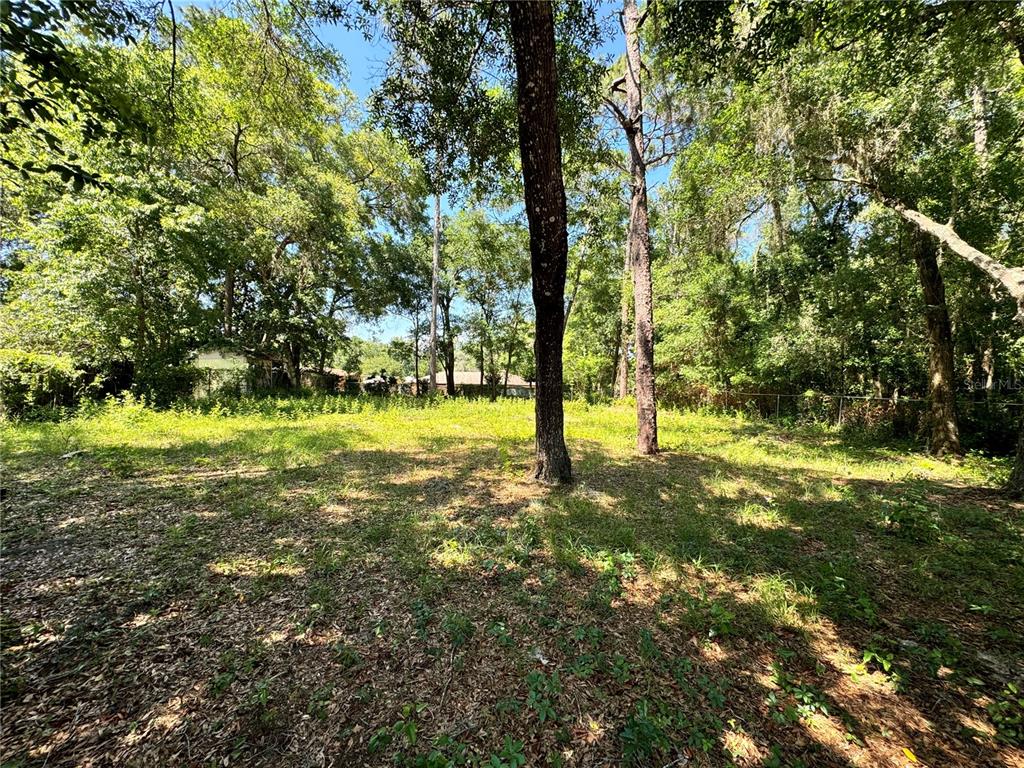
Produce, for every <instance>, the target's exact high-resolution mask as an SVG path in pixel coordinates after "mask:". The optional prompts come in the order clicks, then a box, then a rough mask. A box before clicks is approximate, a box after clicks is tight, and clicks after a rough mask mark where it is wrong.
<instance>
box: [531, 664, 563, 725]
mask: <svg viewBox="0 0 1024 768" xmlns="http://www.w3.org/2000/svg"><path fill="white" fill-rule="evenodd" d="M526 685H527V688H528V689H529V690H528V692H527V694H526V706H528V707H530V708H531V709H533V710H534V711H536V713H537V718H538V719H539V720H540V721H541V722H542V723H543V722H545V721H547V720H555V719H557V715H556V713H555V705H554V702H553V699H554V698H557V696H558V694H560V693H561V692H562V682H561V680H559V677H558V670H555V671H554V672H552V673H551V675H550V676H549V675H545V674H544V673H543V672H531V673H530V674H528V675H527V676H526Z"/></svg>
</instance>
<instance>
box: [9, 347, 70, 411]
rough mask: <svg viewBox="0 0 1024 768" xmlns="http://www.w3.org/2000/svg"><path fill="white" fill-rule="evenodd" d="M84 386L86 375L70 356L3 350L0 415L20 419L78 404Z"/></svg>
mask: <svg viewBox="0 0 1024 768" xmlns="http://www.w3.org/2000/svg"><path fill="white" fill-rule="evenodd" d="M83 386H84V373H83V372H82V371H80V370H79V369H77V368H76V367H75V364H74V363H73V362H72V361H71V360H69V359H68V358H66V357H59V356H57V355H46V354H41V353H36V352H25V351H22V350H20V349H0V415H3V416H5V417H7V418H20V417H25V416H32V415H34V414H36V413H38V412H39V411H42V410H45V409H53V408H60V407H65V406H71V405H74V404H75V403H76V402H77V401H78V398H79V396H80V395H81V393H82V389H83Z"/></svg>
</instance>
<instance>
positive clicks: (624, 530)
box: [0, 423, 1024, 767]
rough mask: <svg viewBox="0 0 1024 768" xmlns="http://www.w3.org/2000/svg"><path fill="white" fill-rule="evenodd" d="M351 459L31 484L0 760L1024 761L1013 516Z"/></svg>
mask: <svg viewBox="0 0 1024 768" xmlns="http://www.w3.org/2000/svg"><path fill="white" fill-rule="evenodd" d="M742 429H749V428H748V427H742ZM759 434H761V432H754V433H749V434H741V433H738V434H736V435H735V436H734V439H736V440H741V439H749V438H750V437H751V436H752V435H755V436H756V435H759ZM364 438H365V436H364V435H363V434H362V433H361V432H360V431H359V430H357V429H347V430H346V431H344V432H334V433H331V432H325V431H323V430H312V429H310V428H308V427H306V426H304V425H303V424H302V423H298V424H296V425H294V426H280V427H277V428H276V429H274V430H272V431H268V430H265V429H261V430H239V432H238V433H237V434H235V435H233V436H232V437H230V438H229V439H225V440H220V441H202V440H198V441H184V442H181V443H178V444H176V445H174V446H171V447H167V448H147V449H140V448H131V447H118V448H113V449H107V450H94V451H90V452H86V453H84V454H81V455H77V456H75V457H73V458H70V459H59V458H57V457H56V455H55V454H54V453H53V452H50V453H47V452H45V451H42V450H41V451H40V452H39V453H37V454H32V455H31V456H30V457H29V458H28V459H27V460H25V461H24V462H22V464H21V465H19V467H18V468H17V469H18V471H17V477H16V478H15V482H14V483H13V484H12V487H11V495H10V499H9V502H10V503H9V505H8V509H7V514H6V517H5V520H4V526H3V533H4V574H3V624H2V627H0V629H2V640H3V643H2V645H3V665H4V674H3V686H4V690H3V699H4V734H3V753H2V760H3V761H5V762H4V765H12V766H16V765H44V764H45V765H50V766H57V765H149V764H157V763H162V764H176V765H197V766H198V765H212V764H215V763H216V764H220V765H225V764H244V765H257V764H258V765H295V766H307V765H308V766H318V765H337V766H345V765H394V764H398V765H415V766H445V765H467V764H468V765H472V764H486V765H494V766H504V765H508V766H515V765H517V764H518V763H517V760H519V759H520V758H522V759H525V761H526V764H528V765H578V766H598V765H617V764H636V765H658V766H662V765H666V764H675V765H687V764H689V765H703V766H719V765H726V764H735V765H749V766H785V765H788V766H794V767H795V766H798V765H805V766H876V765H904V764H907V763H909V762H911V760H917V761H920V763H923V764H925V765H931V766H979V765H991V766H1003V765H1019V764H1021V761H1022V760H1024V755H1022V752H1021V750H1020V749H1019V748H1017V747H1014V746H1012V745H1011V744H1010V743H1008V741H1011V740H1012V739H1013V738H1014V731H1013V729H1014V728H1016V729H1017V730H1016V732H1015V733H1016V738H1019V737H1020V726H1019V720H1018V721H1017V722H1018V724H1017V725H1016V726H1015V725H1014V724H1013V721H1012V718H1013V717H1014V716H1017V717H1019V714H1020V713H1019V710H1015V709H1013V706H1014V702H1013V701H1012V698H1013V697H1012V696H1010V697H1008V696H1007V694H1006V690H1007V689H1006V686H1007V685H1008V684H1010V683H1012V682H1013V681H1015V680H1018V681H1019V680H1020V678H1021V677H1022V667H1021V663H1022V659H1024V641H1022V638H1024V619H1022V608H1021V605H1020V602H1019V597H1020V595H1021V594H1024V565H1022V563H1024V543H1022V542H1024V539H1022V534H1021V525H1022V524H1021V509H1020V507H1019V506H1018V507H1013V506H1011V505H1009V504H1007V503H1005V502H1004V501H1002V500H1001V499H1000V498H999V497H998V496H996V495H994V494H993V493H992V492H990V491H987V490H984V489H972V488H966V487H963V486H954V485H950V484H943V483H940V482H936V481H934V480H929V479H927V478H925V477H919V478H914V477H911V478H906V479H903V480H899V481H881V480H877V479H871V478H867V477H863V476H862V473H860V472H859V471H858V462H866V461H877V460H878V459H880V458H883V457H884V456H883V454H881V453H876V452H874V451H872V450H871V449H862V450H861V449H858V451H861V452H858V451H852V450H851V451H850V452H849V453H848V454H846V455H845V456H843V458H844V459H845V460H846V461H847V462H848V464H849V467H850V470H849V471H848V472H845V473H838V474H835V473H831V472H827V471H825V470H823V469H821V468H820V467H818V466H817V465H813V464H807V465H799V462H797V465H798V466H783V465H782V464H780V463H773V462H772V461H771V460H770V458H771V456H772V455H773V452H775V453H779V452H781V453H782V454H785V452H786V447H785V445H784V444H780V445H777V446H774V447H770V448H767V447H764V446H760V447H759V450H760V451H761V454H759V455H762V456H763V457H764V459H765V460H764V461H763V462H758V461H743V462H739V461H733V460H729V459H727V458H724V457H723V456H722V455H713V454H704V453H701V454H698V453H690V452H685V451H682V450H679V451H675V452H668V453H666V454H663V455H661V456H659V457H656V458H653V459H639V458H635V457H630V456H627V455H622V454H619V453H616V452H614V451H611V450H609V449H608V448H606V447H605V446H603V445H602V444H601V443H598V442H586V441H577V442H576V443H574V447H575V448H576V453H577V456H576V468H577V472H578V474H579V476H580V478H581V480H580V482H579V483H578V484H577V485H576V486H575V487H574V488H572V489H568V490H545V489H540V488H537V487H535V486H533V485H531V484H529V483H527V482H526V481H525V480H524V479H523V478H524V477H525V474H526V469H527V466H528V463H529V452H530V445H529V444H528V443H526V442H523V441H517V440H476V439H467V438H462V437H451V436H437V437H423V438H422V439H421V440H419V441H418V442H417V443H416V444H414V445H411V446H408V447H405V448H402V449H383V448H380V447H374V446H373V445H372V441H369V443H370V444H369V445H367V442H368V441H366V440H365V439H364ZM800 439H802V438H798V439H797V440H798V444H799V445H800V447H801V448H802V450H804V452H805V455H808V456H813V455H815V452H816V451H822V452H827V453H828V454H829V455H833V456H834V455H836V454H837V451H841V450H842V449H841V448H837V447H834V446H832V447H829V448H827V449H825V448H821V447H820V446H816V445H815V444H813V443H812V442H807V441H805V442H799V440H800ZM864 451H866V452H864ZM911 755H913V757H911ZM673 761H675V762H673Z"/></svg>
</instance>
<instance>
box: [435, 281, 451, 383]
mask: <svg viewBox="0 0 1024 768" xmlns="http://www.w3.org/2000/svg"><path fill="white" fill-rule="evenodd" d="M438 303H439V308H440V310H441V327H442V328H443V329H444V344H443V347H444V349H443V351H444V359H443V361H442V363H443V365H444V372H445V391H446V392H447V394H448V396H449V397H455V339H454V338H453V337H452V295H451V294H450V293H446V294H445V296H444V298H443V299H439V302H438Z"/></svg>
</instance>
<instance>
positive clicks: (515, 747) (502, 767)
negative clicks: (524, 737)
mask: <svg viewBox="0 0 1024 768" xmlns="http://www.w3.org/2000/svg"><path fill="white" fill-rule="evenodd" d="M524 765H526V755H525V754H524V753H523V742H521V741H513V740H512V737H511V736H506V737H505V743H504V745H502V748H501V751H500V752H497V753H495V754H492V755H491V758H490V760H488V761H487V766H488V768H521V766H524Z"/></svg>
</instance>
